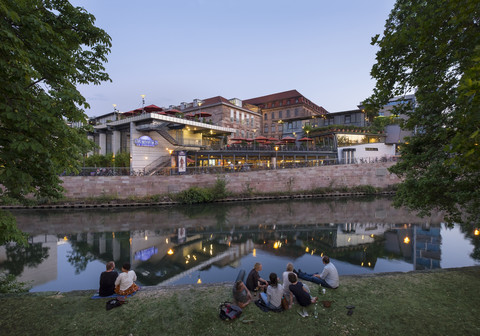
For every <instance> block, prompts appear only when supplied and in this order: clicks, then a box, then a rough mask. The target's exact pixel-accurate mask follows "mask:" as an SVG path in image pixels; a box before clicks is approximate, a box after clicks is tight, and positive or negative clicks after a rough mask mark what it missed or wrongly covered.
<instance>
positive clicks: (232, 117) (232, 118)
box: [230, 110, 235, 122]
mask: <svg viewBox="0 0 480 336" xmlns="http://www.w3.org/2000/svg"><path fill="white" fill-rule="evenodd" d="M234 113H235V112H233V110H230V121H232V122H233V121H234V118H235V117H234Z"/></svg>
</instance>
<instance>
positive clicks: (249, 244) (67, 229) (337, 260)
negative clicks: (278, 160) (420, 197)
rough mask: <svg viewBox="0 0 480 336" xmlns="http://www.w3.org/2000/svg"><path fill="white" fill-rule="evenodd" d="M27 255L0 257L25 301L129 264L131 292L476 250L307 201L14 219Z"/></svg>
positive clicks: (362, 204)
mask: <svg viewBox="0 0 480 336" xmlns="http://www.w3.org/2000/svg"><path fill="white" fill-rule="evenodd" d="M12 212H13V214H14V216H15V217H16V218H17V222H18V226H19V227H20V229H22V230H23V231H24V232H27V233H28V234H29V235H30V238H29V242H30V245H29V246H28V247H21V246H16V245H15V244H8V245H6V246H1V247H0V271H6V272H8V273H11V274H14V275H16V276H17V277H18V280H20V281H27V282H29V283H30V284H31V286H32V289H31V291H70V290H77V289H96V288H98V282H99V276H100V273H101V272H102V271H103V270H105V264H106V263H107V262H108V261H110V260H114V261H115V263H116V265H117V270H118V269H119V268H121V265H122V263H123V262H130V263H131V264H132V269H134V270H135V272H136V273H137V276H138V281H137V282H138V284H139V285H158V284H193V283H214V282H223V281H234V280H235V278H236V276H237V274H238V272H239V270H241V269H244V270H246V271H247V272H248V271H249V270H250V269H251V268H252V267H253V265H254V264H255V263H256V262H260V263H262V264H263V271H262V272H261V276H262V277H263V278H268V275H269V273H270V272H276V273H277V274H281V273H282V272H283V271H284V270H285V266H286V264H287V263H288V262H292V263H293V264H294V266H295V268H300V269H302V270H303V271H306V272H310V273H313V272H316V271H321V269H322V262H321V257H322V256H323V255H328V256H330V258H331V260H332V262H333V263H334V265H335V266H336V267H337V269H338V271H339V274H340V275H346V274H365V273H380V272H392V271H400V272H407V271H412V270H422V269H435V268H451V267H462V266H472V265H480V261H479V260H478V259H474V258H473V257H472V256H473V255H474V254H475V255H477V256H478V255H479V253H478V251H479V249H480V244H479V242H478V239H477V238H473V237H472V234H470V233H468V232H463V231H462V227H461V226H460V225H454V226H453V227H447V226H446V225H445V224H444V223H443V222H442V216H441V215H440V214H433V215H432V216H431V217H428V218H419V217H417V216H415V215H414V214H412V213H410V212H408V211H407V210H405V209H396V208H393V207H392V202H391V200H390V199H388V198H371V199H364V198H360V199H358V198H357V199H329V200H325V199H309V200H291V201H274V202H273V201H272V202H254V203H253V202H250V203H235V204H222V203H219V204H206V205H196V206H175V207H151V208H109V209H101V210H98V209H87V210H73V209H71V210H28V211H26V210H15V211H12Z"/></svg>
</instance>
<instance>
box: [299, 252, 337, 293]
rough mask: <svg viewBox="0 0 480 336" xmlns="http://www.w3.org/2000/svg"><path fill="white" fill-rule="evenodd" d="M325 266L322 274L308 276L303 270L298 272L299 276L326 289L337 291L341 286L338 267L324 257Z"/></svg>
mask: <svg viewBox="0 0 480 336" xmlns="http://www.w3.org/2000/svg"><path fill="white" fill-rule="evenodd" d="M322 261H323V264H324V265H325V267H324V268H323V271H322V273H321V274H318V273H314V274H307V273H304V272H302V270H300V269H299V270H298V272H297V275H298V277H299V278H300V279H303V280H307V281H311V282H314V283H316V284H319V285H322V287H325V288H333V289H336V288H338V286H339V285H340V280H339V277H338V271H337V269H336V267H335V266H334V265H333V264H332V263H331V262H330V258H329V257H327V256H324V257H323V258H322Z"/></svg>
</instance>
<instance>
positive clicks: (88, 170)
mask: <svg viewBox="0 0 480 336" xmlns="http://www.w3.org/2000/svg"><path fill="white" fill-rule="evenodd" d="M398 160H399V157H398V156H396V155H394V156H383V157H367V158H358V159H353V160H350V161H348V162H344V161H342V160H337V159H310V160H304V161H296V162H293V161H283V160H280V158H277V166H276V167H275V165H274V164H273V163H272V162H270V161H259V162H257V163H253V164H252V163H244V164H237V165H234V164H230V165H226V166H201V167H192V166H188V167H186V171H185V172H184V173H179V172H178V169H177V168H171V167H163V168H158V169H157V170H156V171H155V173H153V174H152V175H160V176H169V175H200V174H227V173H239V172H250V171H260V170H275V169H292V168H305V167H320V166H332V165H348V164H372V163H380V162H396V161H398ZM128 175H130V176H145V175H147V174H146V170H145V168H143V169H135V170H134V169H130V168H125V167H123V168H122V167H106V168H97V167H84V168H82V169H81V170H80V172H79V173H78V174H61V176H128Z"/></svg>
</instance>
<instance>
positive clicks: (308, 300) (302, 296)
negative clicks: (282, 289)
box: [288, 273, 317, 317]
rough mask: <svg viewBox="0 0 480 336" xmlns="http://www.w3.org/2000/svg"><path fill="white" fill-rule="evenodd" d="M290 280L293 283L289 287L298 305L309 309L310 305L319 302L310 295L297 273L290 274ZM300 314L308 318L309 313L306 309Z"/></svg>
mask: <svg viewBox="0 0 480 336" xmlns="http://www.w3.org/2000/svg"><path fill="white" fill-rule="evenodd" d="M288 280H289V281H290V282H291V283H292V284H291V285H290V286H289V289H290V291H291V292H292V294H293V295H294V296H295V299H296V300H297V302H298V304H299V305H300V306H302V307H308V306H309V305H310V304H312V303H315V302H317V298H316V297H312V296H311V295H310V291H309V289H308V287H307V286H306V285H304V284H303V283H301V282H300V281H298V279H297V275H296V274H295V273H290V274H289V275H288ZM299 314H300V315H301V316H303V317H306V316H308V314H307V312H306V311H305V309H304V310H303V312H302V313H300V312H299Z"/></svg>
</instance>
